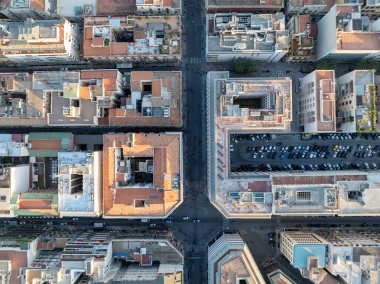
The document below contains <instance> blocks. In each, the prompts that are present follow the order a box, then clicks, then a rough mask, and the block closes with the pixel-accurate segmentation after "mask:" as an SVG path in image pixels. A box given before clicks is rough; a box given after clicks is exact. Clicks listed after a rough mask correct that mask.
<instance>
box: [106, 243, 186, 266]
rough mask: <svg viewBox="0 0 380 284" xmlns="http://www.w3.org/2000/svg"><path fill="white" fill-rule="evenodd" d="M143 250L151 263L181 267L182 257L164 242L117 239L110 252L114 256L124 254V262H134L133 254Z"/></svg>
mask: <svg viewBox="0 0 380 284" xmlns="http://www.w3.org/2000/svg"><path fill="white" fill-rule="evenodd" d="M142 248H145V249H146V251H145V254H147V255H149V256H151V257H152V261H159V262H160V263H161V264H178V265H183V256H182V255H181V254H179V253H178V251H177V250H176V249H174V248H173V246H172V245H171V244H169V243H168V241H165V240H133V239H130V240H128V239H122V240H120V239H117V237H116V238H115V239H114V240H113V241H112V251H113V253H114V254H115V255H118V254H119V255H120V254H121V253H123V254H124V255H125V254H126V256H127V258H126V261H128V262H135V261H136V260H135V257H134V253H136V252H138V251H140V249H142Z"/></svg>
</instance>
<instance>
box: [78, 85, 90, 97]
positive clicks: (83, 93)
mask: <svg viewBox="0 0 380 284" xmlns="http://www.w3.org/2000/svg"><path fill="white" fill-rule="evenodd" d="M79 99H81V100H89V99H90V89H89V88H88V87H83V86H81V87H79Z"/></svg>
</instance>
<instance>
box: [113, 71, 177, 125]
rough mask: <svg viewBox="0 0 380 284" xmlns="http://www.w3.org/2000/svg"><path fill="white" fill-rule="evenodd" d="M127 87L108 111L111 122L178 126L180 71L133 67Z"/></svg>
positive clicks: (115, 123)
mask: <svg viewBox="0 0 380 284" xmlns="http://www.w3.org/2000/svg"><path fill="white" fill-rule="evenodd" d="M128 79H129V84H128V86H129V91H130V92H129V91H128V92H127V94H126V96H125V97H124V98H121V102H120V106H118V107H116V108H115V109H110V111H109V124H110V125H118V126H122V125H123V126H124V125H131V126H159V125H160V126H180V125H181V124H182V111H181V105H182V102H181V100H182V96H181V93H182V88H181V87H182V84H181V81H182V74H181V72H177V71H132V72H131V73H130V75H129V76H127V80H128Z"/></svg>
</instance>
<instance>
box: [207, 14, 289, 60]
mask: <svg viewBox="0 0 380 284" xmlns="http://www.w3.org/2000/svg"><path fill="white" fill-rule="evenodd" d="M208 21H209V23H208V26H209V29H208V37H207V41H208V44H207V47H208V51H209V52H219V53H223V52H239V53H249V52H264V53H265V52H274V51H277V50H281V51H282V50H287V49H288V48H289V32H288V31H286V30H285V21H284V17H283V15H282V14H276V15H272V14H231V13H229V14H227V13H226V14H215V16H213V17H211V16H210V15H209V16H208Z"/></svg>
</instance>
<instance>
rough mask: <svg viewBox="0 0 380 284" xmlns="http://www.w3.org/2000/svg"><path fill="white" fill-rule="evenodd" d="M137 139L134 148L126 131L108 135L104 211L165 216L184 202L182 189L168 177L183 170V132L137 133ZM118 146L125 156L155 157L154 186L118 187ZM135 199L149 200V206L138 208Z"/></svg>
mask: <svg viewBox="0 0 380 284" xmlns="http://www.w3.org/2000/svg"><path fill="white" fill-rule="evenodd" d="M133 143H134V146H133V147H132V148H130V147H127V135H126V134H109V135H105V136H104V155H103V164H104V169H105V171H104V180H103V188H104V192H103V195H104V196H103V197H104V215H105V216H164V215H165V214H167V213H168V212H169V211H170V210H171V209H172V208H173V207H174V206H175V205H176V204H178V203H179V202H180V198H181V192H180V191H179V190H172V189H171V182H167V178H168V177H171V176H172V174H179V173H180V141H179V136H178V135H175V134H134V139H133ZM116 147H122V148H123V155H124V157H128V156H131V157H136V156H143V157H150V156H151V157H153V166H154V174H153V187H152V188H130V187H126V188H122V189H116V188H115V185H114V184H115V176H116V175H115V167H114V165H115V156H114V155H115V148H116ZM165 185H166V186H165ZM161 189H163V190H161ZM152 196H154V198H153V197H152ZM135 199H139V200H145V202H146V204H147V205H148V204H149V206H145V207H144V208H134V207H133V206H134V200H135Z"/></svg>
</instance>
